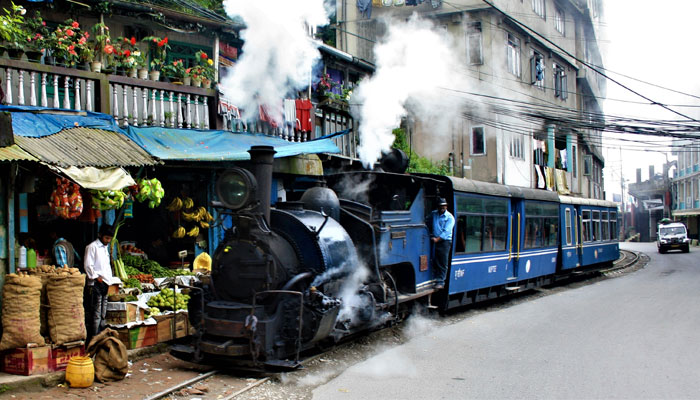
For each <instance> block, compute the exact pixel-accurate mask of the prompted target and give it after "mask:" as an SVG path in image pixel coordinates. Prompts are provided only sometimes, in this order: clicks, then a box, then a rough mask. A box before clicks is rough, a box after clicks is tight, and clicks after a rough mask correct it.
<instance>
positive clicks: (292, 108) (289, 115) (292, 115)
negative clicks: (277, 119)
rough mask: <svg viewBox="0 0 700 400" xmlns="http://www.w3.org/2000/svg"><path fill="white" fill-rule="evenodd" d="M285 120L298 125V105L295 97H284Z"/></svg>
mask: <svg viewBox="0 0 700 400" xmlns="http://www.w3.org/2000/svg"><path fill="white" fill-rule="evenodd" d="M284 122H285V123H287V124H289V125H294V126H297V124H298V120H297V106H296V101H295V100H294V99H284Z"/></svg>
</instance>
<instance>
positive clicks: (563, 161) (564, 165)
mask: <svg viewBox="0 0 700 400" xmlns="http://www.w3.org/2000/svg"><path fill="white" fill-rule="evenodd" d="M559 158H560V159H561V169H564V170H568V169H569V168H568V166H569V160H568V158H567V154H566V149H561V150H559Z"/></svg>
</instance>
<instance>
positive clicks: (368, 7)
mask: <svg viewBox="0 0 700 400" xmlns="http://www.w3.org/2000/svg"><path fill="white" fill-rule="evenodd" d="M357 11H359V12H360V16H362V17H364V18H372V0H357Z"/></svg>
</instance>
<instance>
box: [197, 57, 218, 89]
mask: <svg viewBox="0 0 700 400" xmlns="http://www.w3.org/2000/svg"><path fill="white" fill-rule="evenodd" d="M195 59H196V60H197V66H196V72H195V73H196V74H197V75H199V76H200V77H201V81H202V87H205V88H210V87H211V83H212V81H213V80H214V60H212V59H211V58H210V57H209V56H208V55H207V53H205V52H204V51H203V50H199V51H198V52H197V53H195Z"/></svg>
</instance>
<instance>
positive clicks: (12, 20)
mask: <svg viewBox="0 0 700 400" xmlns="http://www.w3.org/2000/svg"><path fill="white" fill-rule="evenodd" d="M11 5H12V6H11V7H10V8H5V15H0V40H2V47H3V48H4V49H5V50H7V54H8V55H9V56H10V58H20V57H21V56H22V53H23V52H24V44H25V43H26V36H27V34H26V32H25V31H24V29H23V25H24V15H25V14H26V13H27V10H26V9H25V8H24V7H22V6H18V5H15V3H14V2H12V3H11Z"/></svg>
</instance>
